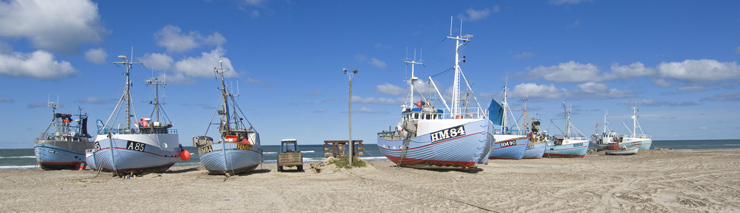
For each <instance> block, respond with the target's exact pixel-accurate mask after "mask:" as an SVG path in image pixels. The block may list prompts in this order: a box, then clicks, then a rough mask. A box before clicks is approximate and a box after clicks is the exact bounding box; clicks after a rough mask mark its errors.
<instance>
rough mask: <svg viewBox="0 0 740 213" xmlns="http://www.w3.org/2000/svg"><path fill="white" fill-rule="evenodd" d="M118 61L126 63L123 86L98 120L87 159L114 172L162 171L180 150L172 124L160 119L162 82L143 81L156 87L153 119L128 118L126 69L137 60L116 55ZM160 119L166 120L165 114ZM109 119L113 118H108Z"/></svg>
mask: <svg viewBox="0 0 740 213" xmlns="http://www.w3.org/2000/svg"><path fill="white" fill-rule="evenodd" d="M118 57H119V58H121V60H122V62H114V63H117V64H122V65H124V66H126V72H125V73H124V75H125V76H126V87H125V88H124V91H123V96H121V99H119V101H118V104H117V105H116V107H115V109H114V110H113V112H112V114H111V116H110V117H109V118H108V120H107V121H106V122H105V123H103V122H102V121H101V120H98V122H97V123H98V136H97V137H96V138H95V144H94V149H93V150H91V151H90V152H89V157H88V158H87V162H88V164H89V165H92V166H94V168H97V169H102V170H104V171H110V172H113V173H114V174H116V175H119V176H120V175H125V174H129V173H142V172H163V171H165V170H167V169H169V168H170V167H171V166H172V165H173V164H175V162H177V160H178V159H179V158H180V153H181V152H182V151H184V149H182V146H181V145H180V143H179V142H178V135H177V130H176V129H173V128H172V126H173V125H172V122H171V121H170V122H168V123H163V122H162V120H160V112H161V111H163V109H162V108H161V106H160V105H161V104H162V103H160V102H159V97H158V96H159V85H164V83H163V82H161V81H159V80H158V79H156V78H154V80H153V81H152V80H149V81H147V84H148V85H154V86H155V87H156V89H157V90H156V91H157V92H156V93H155V94H156V97H155V98H154V101H153V102H151V104H153V105H154V111H153V113H152V114H156V120H154V121H153V122H152V121H151V119H149V118H141V120H140V121H139V122H135V121H132V118H134V119H136V115H135V114H132V112H131V110H132V108H133V107H132V103H131V90H130V87H131V80H130V78H129V74H130V72H129V71H130V70H131V68H132V65H133V64H137V63H138V62H132V61H127V60H126V56H118ZM123 108H125V110H126V111H125V112H124V113H125V114H124V116H125V117H124V119H125V123H119V124H118V125H117V126H116V125H115V124H116V122H120V121H118V120H117V119H118V116H117V115H118V114H119V112H120V110H121V109H123ZM164 116H165V118H164V119H163V120H167V121H169V119H168V118H167V114H164ZM111 119H113V120H111Z"/></svg>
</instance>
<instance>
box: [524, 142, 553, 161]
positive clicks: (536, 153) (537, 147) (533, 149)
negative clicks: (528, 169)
mask: <svg viewBox="0 0 740 213" xmlns="http://www.w3.org/2000/svg"><path fill="white" fill-rule="evenodd" d="M546 147H547V144H545V143H535V144H529V145H528V146H527V150H526V151H524V156H523V157H522V158H523V159H540V158H542V156H543V155H545V148H546Z"/></svg>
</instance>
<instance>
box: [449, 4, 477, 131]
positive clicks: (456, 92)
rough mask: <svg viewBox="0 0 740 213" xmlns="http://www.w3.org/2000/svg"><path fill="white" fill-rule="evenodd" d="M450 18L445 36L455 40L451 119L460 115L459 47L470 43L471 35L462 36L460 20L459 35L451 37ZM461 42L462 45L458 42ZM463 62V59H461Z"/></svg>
mask: <svg viewBox="0 0 740 213" xmlns="http://www.w3.org/2000/svg"><path fill="white" fill-rule="evenodd" d="M452 19H453V18H452V17H450V35H449V36H447V38H449V39H454V40H455V78H454V82H453V83H452V114H451V115H452V117H453V118H457V116H458V115H460V107H459V106H458V105H460V100H459V99H460V72H461V71H460V46H462V45H465V42H468V41H470V37H473V36H472V35H464V36H463V35H462V20H460V35H458V36H455V37H452ZM460 41H462V43H461V42H460ZM462 61H463V62H465V57H463V59H462Z"/></svg>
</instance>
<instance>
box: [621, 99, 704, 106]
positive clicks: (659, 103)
mask: <svg viewBox="0 0 740 213" xmlns="http://www.w3.org/2000/svg"><path fill="white" fill-rule="evenodd" d="M619 104H621V105H627V106H635V105H637V106H674V107H675V106H696V105H699V103H696V102H690V101H685V102H681V103H679V102H668V101H657V100H653V99H642V100H639V101H620V102H619Z"/></svg>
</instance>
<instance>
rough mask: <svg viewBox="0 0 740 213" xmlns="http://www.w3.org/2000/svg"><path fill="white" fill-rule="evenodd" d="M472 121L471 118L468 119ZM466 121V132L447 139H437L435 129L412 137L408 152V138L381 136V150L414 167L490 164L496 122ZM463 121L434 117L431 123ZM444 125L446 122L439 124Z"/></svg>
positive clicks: (406, 165) (395, 161) (395, 160)
mask: <svg viewBox="0 0 740 213" xmlns="http://www.w3.org/2000/svg"><path fill="white" fill-rule="evenodd" d="M465 120H468V119H465ZM469 120H471V121H470V122H467V123H464V124H462V125H459V126H463V127H464V129H465V133H466V134H464V135H455V136H450V137H449V138H446V139H444V140H433V139H434V138H433V134H435V132H431V133H427V134H423V135H420V136H417V137H414V138H411V139H410V141H409V143H408V148H407V149H406V150H405V153H404V154H402V153H403V152H404V149H403V146H404V142H405V140H404V139H398V140H394V139H386V138H383V137H378V147H379V149H380V152H381V153H382V154H383V155H384V156H385V157H387V158H388V159H389V160H391V161H392V162H394V163H396V164H398V165H400V166H404V167H413V168H429V169H444V168H451V169H460V168H469V167H477V166H478V165H479V164H486V163H488V156H489V155H490V152H491V150H492V149H491V148H492V145H491V144H492V143H493V141H494V138H493V135H491V134H489V132H492V131H493V129H492V127H493V125H490V121H488V119H469ZM448 121H451V122H458V123H459V122H461V121H464V120H452V119H450V120H433V121H430V122H440V123H443V124H444V122H448ZM438 126H444V125H438ZM457 127H458V125H456V124H453V125H447V126H446V128H445V127H443V128H439V129H438V131H442V130H444V129H447V128H457Z"/></svg>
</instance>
